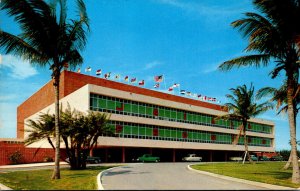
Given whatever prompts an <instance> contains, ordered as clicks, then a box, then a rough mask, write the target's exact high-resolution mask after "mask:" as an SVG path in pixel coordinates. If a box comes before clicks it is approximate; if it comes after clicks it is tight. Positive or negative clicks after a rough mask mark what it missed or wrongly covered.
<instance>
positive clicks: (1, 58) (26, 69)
mask: <svg viewBox="0 0 300 191" xmlns="http://www.w3.org/2000/svg"><path fill="white" fill-rule="evenodd" d="M4 67H7V68H9V69H10V71H11V73H10V76H11V77H13V78H16V79H25V78H28V77H30V76H33V75H36V74H37V71H36V69H35V68H33V67H32V66H31V65H30V63H29V62H28V61H25V60H23V59H22V58H17V57H15V56H12V55H9V54H8V55H0V69H2V68H4Z"/></svg>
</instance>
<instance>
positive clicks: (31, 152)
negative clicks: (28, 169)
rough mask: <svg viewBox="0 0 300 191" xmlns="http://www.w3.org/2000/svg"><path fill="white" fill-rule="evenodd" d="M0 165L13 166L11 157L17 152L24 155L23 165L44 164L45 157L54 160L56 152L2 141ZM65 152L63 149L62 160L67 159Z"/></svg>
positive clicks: (0, 144)
mask: <svg viewBox="0 0 300 191" xmlns="http://www.w3.org/2000/svg"><path fill="white" fill-rule="evenodd" d="M0 148H1V149H0V165H8V164H12V162H11V161H10V160H9V158H8V157H9V156H10V155H11V154H13V153H15V152H16V151H19V152H20V153H21V155H22V160H21V161H20V162H21V163H34V162H44V159H45V157H51V158H52V159H53V160H54V154H55V153H54V150H53V149H45V148H26V147H25V146H24V143H23V142H19V143H15V142H12V141H0ZM65 157H66V155H65V150H64V149H61V158H62V159H65Z"/></svg>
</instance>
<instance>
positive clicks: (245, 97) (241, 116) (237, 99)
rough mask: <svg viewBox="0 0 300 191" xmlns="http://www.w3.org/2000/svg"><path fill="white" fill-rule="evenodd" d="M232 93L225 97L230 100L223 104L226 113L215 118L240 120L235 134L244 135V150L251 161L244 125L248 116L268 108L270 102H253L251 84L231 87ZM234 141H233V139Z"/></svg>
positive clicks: (246, 124) (270, 106)
mask: <svg viewBox="0 0 300 191" xmlns="http://www.w3.org/2000/svg"><path fill="white" fill-rule="evenodd" d="M230 91H231V92H232V94H227V95H226V97H227V98H228V99H229V100H231V102H229V103H225V104H224V106H225V107H227V108H228V112H229V113H228V114H225V115H222V116H219V117H217V119H225V120H237V121H240V122H242V124H241V126H240V133H239V134H238V135H237V138H236V140H238V138H239V135H240V134H242V135H243V136H244V146H245V152H246V153H247V158H248V160H249V161H250V162H252V160H251V157H250V154H249V151H248V139H247V134H246V132H247V131H246V127H247V126H248V121H249V119H250V118H252V117H255V116H257V115H259V114H261V113H263V112H265V111H267V110H268V109H270V108H272V107H273V106H272V104H270V103H269V102H263V103H261V104H257V103H255V95H254V87H253V85H252V84H251V85H250V87H249V89H248V88H247V86H246V85H243V86H238V87H237V88H231V89H230ZM234 142H235V141H234Z"/></svg>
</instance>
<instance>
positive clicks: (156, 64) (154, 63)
mask: <svg viewBox="0 0 300 191" xmlns="http://www.w3.org/2000/svg"><path fill="white" fill-rule="evenodd" d="M161 64H162V62H160V61H153V62H150V63H147V64H146V65H145V67H144V70H149V69H152V68H154V67H156V66H158V65H161Z"/></svg>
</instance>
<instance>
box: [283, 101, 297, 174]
mask: <svg viewBox="0 0 300 191" xmlns="http://www.w3.org/2000/svg"><path fill="white" fill-rule="evenodd" d="M295 105H296V104H295V102H293V106H294V112H295V111H296V107H295ZM296 116H297V114H295V115H294V124H295V133H296ZM295 137H296V134H295ZM291 164H292V152H290V156H289V160H288V161H287V163H286V164H285V165H284V167H283V169H284V170H287V169H288V168H289V167H290V166H291Z"/></svg>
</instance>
